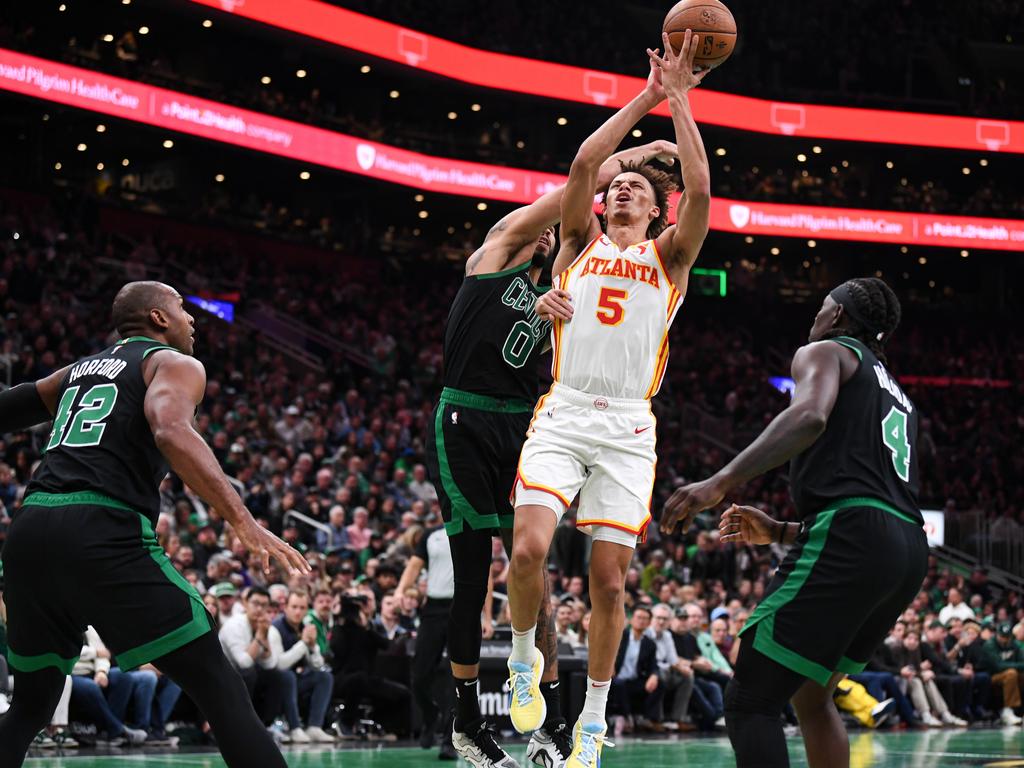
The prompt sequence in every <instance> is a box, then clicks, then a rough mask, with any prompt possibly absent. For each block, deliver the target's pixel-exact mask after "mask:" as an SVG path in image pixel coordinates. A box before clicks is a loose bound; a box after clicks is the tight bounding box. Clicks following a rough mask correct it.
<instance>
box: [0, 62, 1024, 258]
mask: <svg viewBox="0 0 1024 768" xmlns="http://www.w3.org/2000/svg"><path fill="white" fill-rule="evenodd" d="M0 89H3V90H7V91H12V92H14V93H19V94H23V95H25V96H31V97H34V98H39V99H45V100H47V101H51V102H55V103H59V104H65V105H68V106H72V107H80V108H82V109H88V110H92V111H94V112H100V113H102V114H106V115H112V116H114V117H120V118H123V119H126V120H133V121H135V122H139V123H145V124H147V125H153V126H158V127H161V128H167V129H169V130H172V131H177V132H180V133H185V134H190V135H192V136H199V137H202V138H205V139H211V140H213V141H219V142H223V143H226V144H233V145H235V146H238V147H244V148H246V149H252V150H256V151H257V152H266V153H270V154H274V155H280V156H282V157H287V158H291V159H294V160H300V161H303V162H308V163H312V164H315V165H320V166H325V167H327V168H333V169H336V170H339V171H346V172H348V173H355V174H359V175H362V176H368V177H371V178H374V179H380V180H382V181H388V182H393V183H396V184H404V185H406V186H409V187H415V188H416V189H421V190H424V191H427V192H440V193H445V194H453V195H463V196H467V197H475V198H478V199H479V198H486V199H489V200H502V201H505V202H511V203H530V202H532V201H534V200H536V199H537V197H539V196H540V195H542V194H544V193H545V192H547V191H548V190H550V189H552V188H554V187H555V186H557V185H559V184H562V183H564V182H565V177H564V176H559V175H556V174H552V173H542V172H540V171H528V170H523V169H521V168H505V167H502V166H496V165H485V164H483V163H469V162H465V161H462V160H450V159H447V158H442V157H431V156H429V155H423V154H419V153H417V152H409V151H407V150H404V149H399V148H397V147H392V146H388V145H387V144H380V143H378V142H372V141H364V140H363V139H358V138H355V137H353V136H346V135H344V134H340V133H334V132H331V131H326V130H323V129H322V128H314V127H312V126H308V125H302V124H300V123H295V122H291V121H289V120H281V119H279V118H276V117H270V116H267V115H261V114H259V113H257V112H251V111H249V110H246V109H239V108H236V107H232V106H229V105H226V104H220V103H218V102H215V101H209V100H207V99H200V98H196V97H193V96H188V95H187V94H183V93H177V92H175V91H169V90H166V89H164V88H156V87H153V86H150V85H144V84H142V83H135V82H132V81H130V80H124V79H122V78H118V77H111V76H109V75H104V74H100V73H97V72H91V71H89V70H85V69H79V68H78V67H72V66H68V65H66V64H58V63H55V62H51V61H47V60H44V59H39V58H36V57H34V56H26V55H24V54H21V53H16V52H14V51H8V50H4V49H0ZM711 228H712V229H715V230H719V231H723V232H736V233H740V234H751V235H777V236H781V237H803V238H821V239H827V238H833V239H839V240H857V241H874V242H891V243H903V244H918V245H939V246H951V247H957V248H966V247H970V248H992V249H998V250H1024V221H1011V220H1005V219H976V218H968V217H962V216H938V215H932V214H916V213H890V212H883V211H861V210H847V209H841V208H825V207H810V206H795V205H774V204H766V203H746V202H741V201H737V200H724V199H718V198H716V199H715V200H713V201H712V206H711Z"/></svg>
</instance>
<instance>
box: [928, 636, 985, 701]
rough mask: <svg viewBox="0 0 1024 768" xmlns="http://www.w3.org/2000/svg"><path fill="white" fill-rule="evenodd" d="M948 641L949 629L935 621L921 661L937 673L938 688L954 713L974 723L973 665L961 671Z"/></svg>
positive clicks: (936, 682)
mask: <svg viewBox="0 0 1024 768" xmlns="http://www.w3.org/2000/svg"><path fill="white" fill-rule="evenodd" d="M945 639H946V628H945V627H944V626H942V622H941V621H939V620H938V619H932V621H931V622H930V623H929V624H928V628H927V629H926V630H925V635H924V642H922V643H921V657H922V659H924V661H926V662H928V664H929V665H930V667H931V669H932V670H933V671H934V672H935V684H936V685H937V686H938V688H939V692H940V693H941V694H942V698H943V699H945V700H946V702H947V703H948V704H949V708H950V711H951V712H952V713H953V714H954V715H956V716H957V717H959V718H961V719H965V718H969V719H974V718H975V717H976V715H975V713H974V712H973V711H972V709H973V707H972V702H971V693H972V682H973V678H974V669H973V667H971V666H970V665H967V666H966V667H965V668H963V669H958V668H957V666H956V653H952V654H951V653H950V652H949V651H948V650H947V649H946V645H945V642H944V641H945Z"/></svg>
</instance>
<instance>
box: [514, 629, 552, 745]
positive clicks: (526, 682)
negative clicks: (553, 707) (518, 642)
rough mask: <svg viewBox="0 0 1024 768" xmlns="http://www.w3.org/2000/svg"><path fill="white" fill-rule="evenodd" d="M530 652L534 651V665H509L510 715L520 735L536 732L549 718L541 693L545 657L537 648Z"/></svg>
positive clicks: (515, 662) (519, 663)
mask: <svg viewBox="0 0 1024 768" xmlns="http://www.w3.org/2000/svg"><path fill="white" fill-rule="evenodd" d="M530 650H531V651H533V662H532V663H530V664H523V663H521V662H517V661H509V663H508V687H509V691H510V692H511V698H512V704H511V706H510V707H509V713H508V714H509V717H510V718H511V719H512V725H513V727H515V729H516V730H517V731H519V732H520V733H532V732H533V731H536V730H537V729H538V728H540V727H541V726H542V725H544V720H545V719H546V718H547V716H548V705H547V704H546V703H545V701H544V697H543V696H542V695H541V692H540V676H541V675H542V674H544V655H543V654H542V653H541V652H540V651H539V650H538V649H537V648H531V649H530Z"/></svg>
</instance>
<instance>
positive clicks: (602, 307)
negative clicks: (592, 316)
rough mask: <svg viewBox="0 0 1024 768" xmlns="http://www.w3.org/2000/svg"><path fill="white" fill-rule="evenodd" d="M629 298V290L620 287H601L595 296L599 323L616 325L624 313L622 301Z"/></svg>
mask: <svg viewBox="0 0 1024 768" xmlns="http://www.w3.org/2000/svg"><path fill="white" fill-rule="evenodd" d="M628 298H629V292H628V291H623V290H621V289H620V288H602V289H601V293H600V295H599V296H598V297H597V320H598V322H599V323H601V325H618V324H619V323H621V322H622V318H623V316H624V315H625V314H626V310H625V308H624V307H623V306H622V302H624V301H625V300H626V299H628Z"/></svg>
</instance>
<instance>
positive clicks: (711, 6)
mask: <svg viewBox="0 0 1024 768" xmlns="http://www.w3.org/2000/svg"><path fill="white" fill-rule="evenodd" d="M662 29H664V31H665V32H667V33H668V39H669V42H670V43H671V44H672V50H673V51H675V52H676V53H679V50H680V49H681V48H682V47H683V38H684V36H685V35H686V30H688V29H692V30H693V33H694V34H695V35H700V42H699V44H698V46H697V58H696V59H695V60H694V67H695V68H696V69H714V68H715V67H717V66H718V65H719V64H721V63H722V62H723V61H725V60H726V59H728V58H729V56H730V55H731V54H732V51H733V49H734V48H735V47H736V19H734V18H733V17H732V12H731V11H730V10H729V9H728V8H726V7H725V5H724V4H723V3H720V2H719V0H682V1H681V2H678V3H676V4H675V5H674V6H672V10H671V11H669V12H668V15H667V16H666V17H665V25H664V26H663V27H662Z"/></svg>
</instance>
